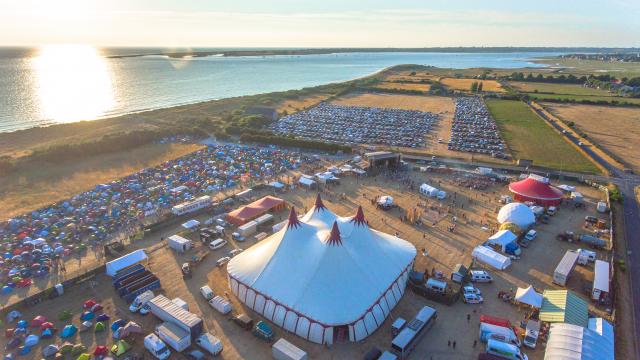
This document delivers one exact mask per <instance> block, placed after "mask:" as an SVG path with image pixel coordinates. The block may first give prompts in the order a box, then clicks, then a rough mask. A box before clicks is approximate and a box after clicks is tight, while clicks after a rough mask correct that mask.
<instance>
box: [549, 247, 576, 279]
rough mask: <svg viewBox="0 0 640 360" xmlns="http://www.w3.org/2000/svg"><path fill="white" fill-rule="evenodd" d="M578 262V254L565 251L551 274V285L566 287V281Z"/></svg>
mask: <svg viewBox="0 0 640 360" xmlns="http://www.w3.org/2000/svg"><path fill="white" fill-rule="evenodd" d="M577 261H578V253H577V252H575V251H571V250H567V252H566V253H565V254H564V256H563V257H562V260H560V262H559V263H558V266H557V267H556V270H555V271H554V272H553V283H554V284H558V285H560V286H566V285H567V280H569V275H570V274H571V271H573V268H574V267H575V266H576V262H577Z"/></svg>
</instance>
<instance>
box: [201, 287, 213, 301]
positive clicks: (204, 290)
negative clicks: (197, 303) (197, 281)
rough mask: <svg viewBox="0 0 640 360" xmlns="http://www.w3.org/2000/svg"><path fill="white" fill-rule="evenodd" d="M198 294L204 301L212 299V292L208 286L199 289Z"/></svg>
mask: <svg viewBox="0 0 640 360" xmlns="http://www.w3.org/2000/svg"><path fill="white" fill-rule="evenodd" d="M200 294H202V296H203V297H204V299H205V300H207V301H209V300H211V299H213V290H211V288H210V287H209V285H205V286H203V287H201V288H200Z"/></svg>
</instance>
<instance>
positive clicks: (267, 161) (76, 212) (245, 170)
mask: <svg viewBox="0 0 640 360" xmlns="http://www.w3.org/2000/svg"><path fill="white" fill-rule="evenodd" d="M307 160H308V161H311V160H312V159H311V158H309V159H307V158H306V157H304V156H303V155H301V154H300V153H297V152H291V151H287V150H280V149H275V148H269V149H263V148H256V147H248V146H240V145H215V146H209V147H207V148H205V149H202V150H199V151H196V152H194V153H191V154H189V155H186V156H184V157H181V158H178V159H175V160H171V161H167V162H165V163H163V164H161V165H159V166H156V167H153V168H147V169H143V170H141V171H139V172H137V173H134V174H131V175H129V176H127V177H124V178H121V179H119V180H115V181H112V182H110V183H108V184H101V185H98V186H96V187H95V188H93V189H92V190H90V191H87V192H83V193H81V194H78V195H76V196H74V197H72V198H70V199H67V200H64V201H60V202H57V203H55V204H52V205H50V206H47V207H44V208H42V209H39V210H36V211H32V212H30V213H27V214H23V215H21V216H17V217H14V218H12V219H9V220H7V221H3V222H0V245H1V246H2V254H1V257H2V259H1V260H0V281H2V282H3V283H4V284H14V285H15V282H16V280H18V279H19V277H21V276H22V277H24V276H25V275H31V272H30V271H29V269H31V268H32V267H33V268H35V267H34V265H37V264H35V263H33V261H34V259H36V260H38V264H40V265H43V264H45V265H47V266H48V265H50V264H51V262H52V261H51V260H52V259H53V258H54V257H55V258H57V257H58V256H64V255H65V254H68V253H69V251H70V250H75V249H77V248H78V247H82V248H87V247H88V246H97V245H98V244H100V243H102V242H103V241H105V240H108V239H110V238H112V236H113V234H116V233H118V232H121V231H122V230H123V229H130V228H135V227H138V228H139V227H140V226H141V224H142V221H143V220H144V219H145V218H146V217H151V216H157V214H158V213H160V212H165V213H167V212H169V211H170V209H171V208H172V207H173V206H174V205H177V204H179V203H182V202H185V201H187V200H190V199H193V198H195V197H197V196H201V195H204V194H215V193H217V192H219V191H223V190H226V189H230V188H233V187H235V186H239V185H241V184H245V185H251V184H252V183H253V182H256V181H263V180H264V181H268V180H269V179H272V178H274V177H275V176H277V175H278V174H280V173H282V172H283V171H285V170H287V169H294V168H297V167H298V166H300V164H301V163H302V162H304V161H307ZM37 269H38V270H43V271H46V270H48V269H42V268H41V267H37ZM15 276H18V278H16V277H15ZM19 280H21V279H19ZM5 290H7V291H8V289H5Z"/></svg>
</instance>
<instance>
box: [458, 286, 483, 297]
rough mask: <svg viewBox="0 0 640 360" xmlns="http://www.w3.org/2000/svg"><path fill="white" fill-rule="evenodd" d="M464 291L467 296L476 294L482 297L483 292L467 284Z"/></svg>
mask: <svg viewBox="0 0 640 360" xmlns="http://www.w3.org/2000/svg"><path fill="white" fill-rule="evenodd" d="M462 291H463V292H464V293H465V294H475V295H482V292H481V291H480V289H478V288H477V287H475V286H473V285H471V284H467V285H465V286H464V287H463V288H462Z"/></svg>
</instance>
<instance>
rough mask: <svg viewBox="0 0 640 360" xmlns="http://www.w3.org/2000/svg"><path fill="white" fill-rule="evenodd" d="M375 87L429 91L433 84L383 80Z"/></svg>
mask: <svg viewBox="0 0 640 360" xmlns="http://www.w3.org/2000/svg"><path fill="white" fill-rule="evenodd" d="M374 88H377V89H392V90H393V89H398V90H416V91H429V89H430V88H431V85H429V84H420V83H407V82H402V83H399V82H388V81H385V82H382V83H380V84H377V85H376V86H375V87H374Z"/></svg>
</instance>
